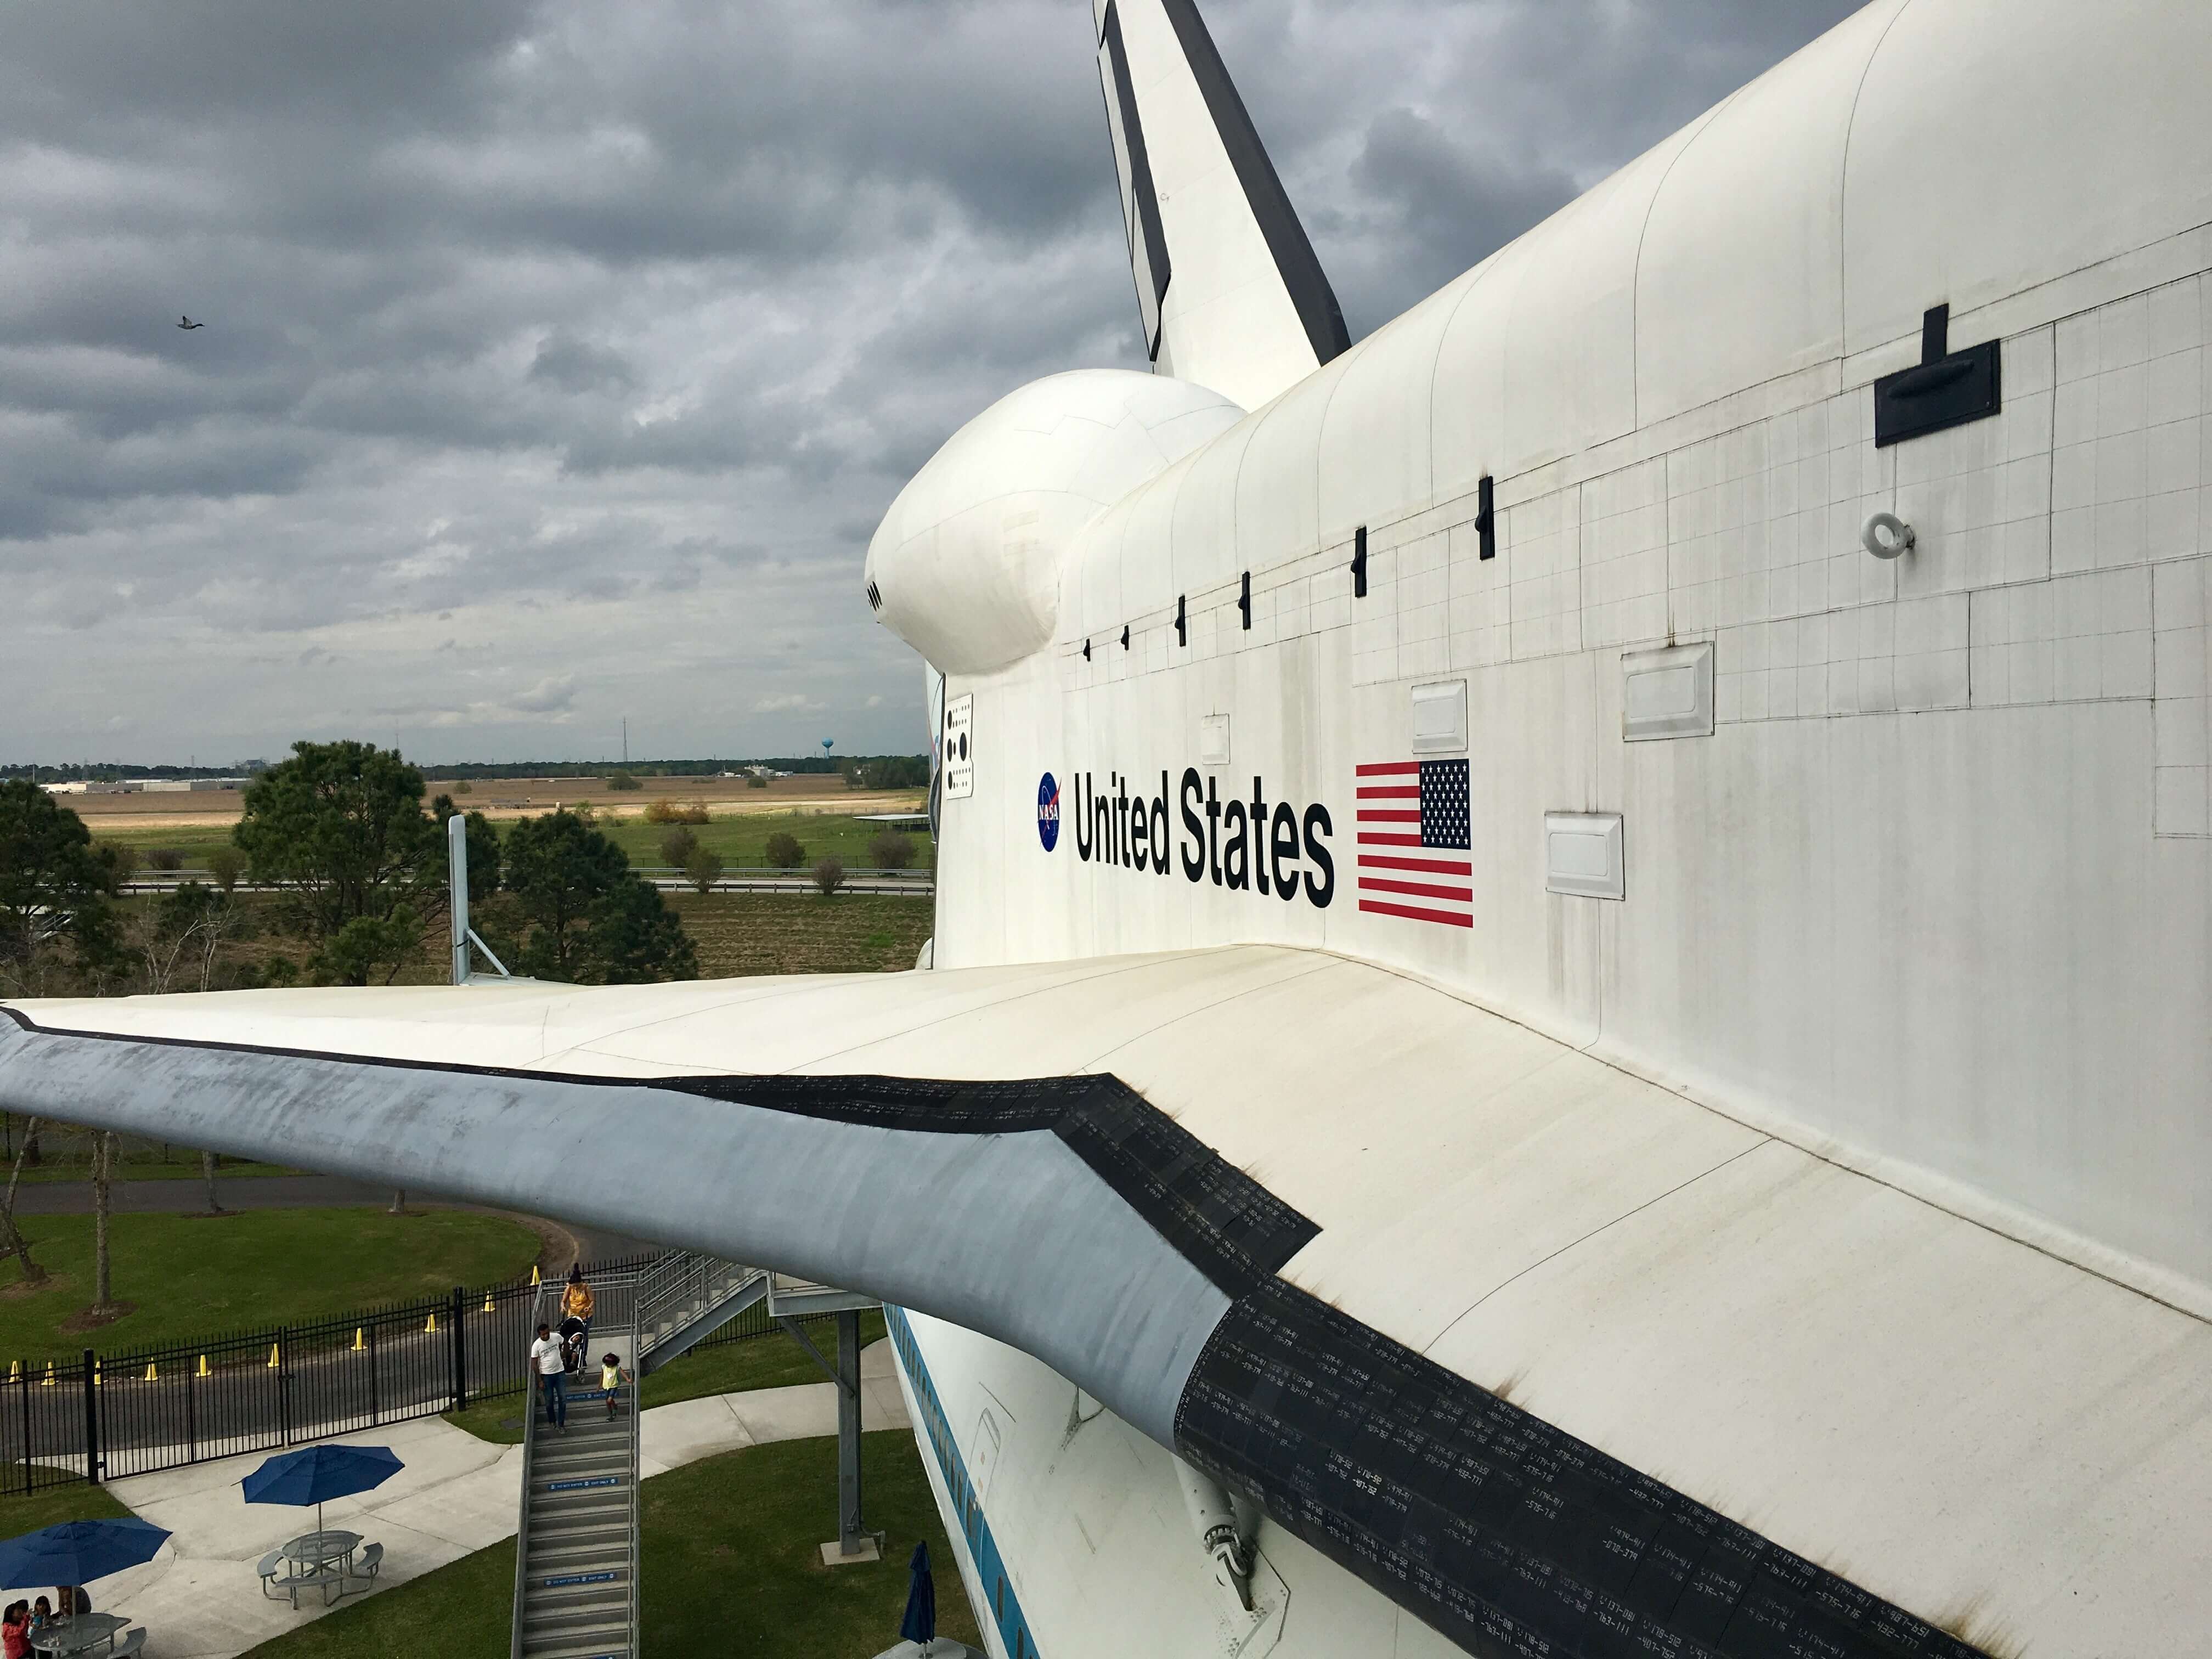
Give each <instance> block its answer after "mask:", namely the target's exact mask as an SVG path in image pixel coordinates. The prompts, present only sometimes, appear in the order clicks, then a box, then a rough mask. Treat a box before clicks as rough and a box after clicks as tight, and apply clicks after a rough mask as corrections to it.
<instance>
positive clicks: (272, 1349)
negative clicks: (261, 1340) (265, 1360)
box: [269, 1342, 283, 1371]
mask: <svg viewBox="0 0 2212 1659" xmlns="http://www.w3.org/2000/svg"><path fill="white" fill-rule="evenodd" d="M282 1363H283V1362H282V1361H281V1360H280V1359H279V1358H278V1357H277V1353H276V1344H275V1343H274V1342H271V1343H270V1345H269V1369H270V1370H272V1371H273V1370H276V1367H277V1366H278V1365H279V1364H282Z"/></svg>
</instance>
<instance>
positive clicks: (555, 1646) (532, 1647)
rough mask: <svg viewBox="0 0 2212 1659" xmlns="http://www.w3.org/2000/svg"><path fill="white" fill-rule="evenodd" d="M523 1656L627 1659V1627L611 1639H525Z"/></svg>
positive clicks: (574, 1635)
mask: <svg viewBox="0 0 2212 1659" xmlns="http://www.w3.org/2000/svg"><path fill="white" fill-rule="evenodd" d="M595 1635H596V1636H599V1639H597V1640H594V1639H593V1637H594V1636H595ZM522 1653H523V1659H629V1626H627V1625H625V1626H623V1627H622V1629H621V1630H620V1631H619V1632H616V1633H614V1634H612V1635H605V1634H604V1633H601V1632H591V1633H586V1632H569V1631H563V1632H561V1633H560V1634H559V1635H558V1636H555V1637H544V1638H538V1639H537V1640H535V1641H533V1640H532V1639H531V1638H528V1637H525V1638H523V1643H522Z"/></svg>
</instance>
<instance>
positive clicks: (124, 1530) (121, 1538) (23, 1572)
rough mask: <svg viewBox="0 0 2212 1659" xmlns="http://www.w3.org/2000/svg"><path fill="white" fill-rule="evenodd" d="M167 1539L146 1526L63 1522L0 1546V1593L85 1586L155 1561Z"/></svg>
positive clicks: (113, 1522) (149, 1525) (101, 1522)
mask: <svg viewBox="0 0 2212 1659" xmlns="http://www.w3.org/2000/svg"><path fill="white" fill-rule="evenodd" d="M168 1535H169V1534H167V1532H166V1531H164V1530H163V1529H162V1528H160V1527H157V1526H155V1525H154V1524H153V1523H152V1522H146V1521H64V1522H62V1523H61V1524H60V1525H59V1526H54V1527H41V1528H39V1530H38V1531H36V1532H27V1533H25V1534H23V1535H22V1536H21V1538H10V1539H9V1541H7V1542H6V1543H4V1544H0V1589H20V1588H21V1587H23V1586H25V1585H29V1584H87V1583H91V1582H92V1581H93V1580H94V1579H95V1578H105V1577H107V1575H108V1574H109V1573H111V1572H121V1571H123V1570H124V1568H125V1567H136V1566H139V1565H143V1564H144V1563H146V1562H148V1561H150V1560H152V1559H154V1552H155V1551H156V1550H158V1549H160V1548H161V1545H162V1542H163V1541H164V1540H166V1539H167V1537H168Z"/></svg>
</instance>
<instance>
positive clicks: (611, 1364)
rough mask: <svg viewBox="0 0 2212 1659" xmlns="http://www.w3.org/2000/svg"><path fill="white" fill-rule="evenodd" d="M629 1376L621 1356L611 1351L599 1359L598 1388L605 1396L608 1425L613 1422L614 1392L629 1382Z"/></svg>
mask: <svg viewBox="0 0 2212 1659" xmlns="http://www.w3.org/2000/svg"><path fill="white" fill-rule="evenodd" d="M630 1376H631V1374H630V1372H629V1371H628V1370H624V1369H623V1363H622V1356H621V1355H620V1354H617V1353H616V1352H614V1351H613V1350H612V1349H610V1350H608V1352H606V1353H605V1354H604V1355H602V1356H601V1357H600V1359H599V1387H600V1388H601V1389H603V1390H604V1391H605V1394H606V1396H607V1421H608V1422H610V1423H611V1422H613V1421H614V1420H615V1390H616V1389H619V1388H620V1387H622V1385H623V1383H627V1382H629V1380H630Z"/></svg>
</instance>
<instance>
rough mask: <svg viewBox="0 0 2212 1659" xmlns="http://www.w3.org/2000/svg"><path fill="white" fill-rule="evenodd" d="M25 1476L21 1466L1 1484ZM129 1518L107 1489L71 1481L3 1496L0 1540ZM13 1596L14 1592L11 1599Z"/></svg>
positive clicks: (0, 1476)
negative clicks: (75, 1523)
mask: <svg viewBox="0 0 2212 1659" xmlns="http://www.w3.org/2000/svg"><path fill="white" fill-rule="evenodd" d="M22 1474H23V1471H22V1469H21V1466H18V1467H16V1468H11V1469H9V1470H8V1471H7V1472H6V1473H5V1474H0V1483H4V1482H5V1481H6V1480H9V1478H10V1477H13V1478H14V1479H15V1480H21V1479H22ZM130 1515H131V1511H130V1510H127V1509H125V1507H124V1506H123V1505H122V1504H118V1503H117V1502H116V1501H115V1500H114V1499H113V1498H110V1497H109V1496H108V1495H107V1488H106V1487H105V1486H87V1485H86V1484H85V1483H84V1482H83V1481H82V1480H72V1481H70V1483H69V1484H68V1485H67V1486H48V1487H46V1488H45V1489H44V1490H43V1491H40V1492H29V1493H25V1492H8V1493H6V1494H5V1495H4V1496H0V1538H20V1537H21V1536H22V1535H23V1534H25V1533H27V1532H36V1531H37V1530H38V1529H39V1528H40V1527H52V1526H58V1525H59V1524H60V1523H61V1522H64V1521H123V1520H127V1519H129V1518H130ZM13 1595H14V1592H12V1591H11V1592H10V1593H9V1599H12V1598H13Z"/></svg>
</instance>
